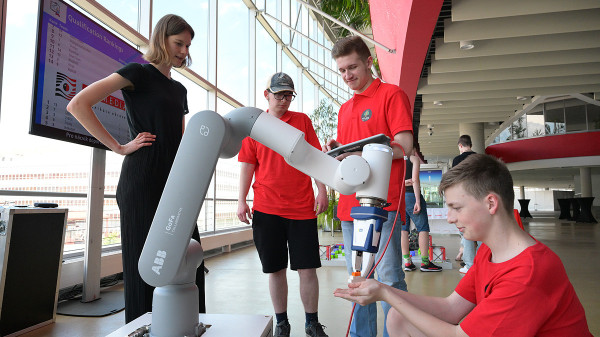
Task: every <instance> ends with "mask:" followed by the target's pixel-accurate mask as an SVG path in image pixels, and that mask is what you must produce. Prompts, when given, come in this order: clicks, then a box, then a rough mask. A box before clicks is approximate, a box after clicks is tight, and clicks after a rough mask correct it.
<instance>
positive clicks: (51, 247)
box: [0, 207, 67, 336]
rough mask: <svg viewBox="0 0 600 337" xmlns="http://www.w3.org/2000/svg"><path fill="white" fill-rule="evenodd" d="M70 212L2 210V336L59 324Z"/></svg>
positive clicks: (16, 208)
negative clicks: (62, 269) (57, 319)
mask: <svg viewBox="0 0 600 337" xmlns="http://www.w3.org/2000/svg"><path fill="white" fill-rule="evenodd" d="M66 223H67V209H64V208H38V207H7V208H3V207H0V336H15V335H19V334H22V333H25V332H27V331H30V330H33V329H36V328H39V327H41V326H43V325H46V324H50V323H52V322H54V321H55V319H56V304H57V303H56V301H57V298H58V290H59V289H58V282H59V277H60V269H61V265H62V255H63V247H64V239H65V229H66Z"/></svg>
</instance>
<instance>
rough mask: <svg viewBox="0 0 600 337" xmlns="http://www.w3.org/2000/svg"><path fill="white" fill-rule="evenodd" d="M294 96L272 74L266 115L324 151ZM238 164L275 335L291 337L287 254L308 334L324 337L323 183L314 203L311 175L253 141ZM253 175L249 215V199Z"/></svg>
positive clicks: (290, 86) (288, 84) (243, 211)
mask: <svg viewBox="0 0 600 337" xmlns="http://www.w3.org/2000/svg"><path fill="white" fill-rule="evenodd" d="M295 94H296V91H295V90H294V82H293V81H292V79H291V78H290V76H288V75H287V74H285V73H276V74H274V75H272V76H271V77H270V78H269V81H268V82H267V88H266V89H265V91H264V95H265V99H266V100H267V101H268V102H269V109H268V110H267V113H269V114H271V115H273V116H275V117H277V118H279V119H281V120H282V121H284V122H286V123H288V124H290V125H291V126H293V127H295V128H296V129H298V130H300V131H302V132H304V137H305V139H306V141H307V142H308V143H310V144H311V145H312V146H314V147H315V148H317V149H321V145H320V144H319V139H318V138H317V135H316V133H315V130H314V128H313V126H312V122H311V121H310V119H309V118H308V116H307V115H305V114H303V113H299V112H294V111H289V110H288V109H289V107H290V103H291V102H292V100H294V98H295V97H296V95H295ZM238 161H240V162H241V163H242V167H241V170H240V192H239V198H238V211H237V215H238V218H239V219H240V221H242V222H245V223H247V224H249V223H250V219H252V230H253V234H254V243H255V244H256V249H257V251H258V255H259V257H260V261H261V264H262V268H263V272H264V273H267V274H269V292H270V294H271V301H272V302H273V308H274V309H275V316H276V320H277V325H276V327H275V336H276V337H278V336H282V337H287V336H290V324H289V322H288V318H287V294H288V285H287V276H286V271H287V266H288V254H289V257H290V267H291V269H292V270H296V271H298V275H299V277H300V297H301V299H302V304H303V305H304V311H305V313H306V324H305V332H306V334H307V336H311V337H313V336H320V337H326V336H327V334H325V332H324V331H323V325H321V324H320V323H319V320H318V315H317V311H318V304H319V280H318V279H317V272H316V268H319V267H321V260H320V257H319V238H318V230H317V219H316V216H317V214H319V213H322V212H323V211H325V210H326V209H327V206H328V205H329V202H328V200H327V191H326V189H325V185H323V184H322V183H320V182H318V181H315V183H316V185H317V188H318V195H317V199H316V200H315V197H314V192H313V188H312V182H311V178H310V177H309V176H307V175H305V174H304V173H302V172H300V171H298V170H296V169H295V168H293V167H291V166H290V165H288V164H287V163H286V162H285V160H284V159H283V157H282V156H281V155H279V154H278V153H276V152H274V151H273V150H271V149H269V148H268V147H266V146H264V145H262V144H260V143H258V142H257V141H255V140H254V139H251V138H250V137H248V138H246V139H244V141H243V142H242V149H241V150H240V153H239V155H238ZM253 176H254V184H253V185H252V189H253V191H254V201H253V204H252V212H251V211H250V207H248V204H247V203H246V197H247V195H248V191H249V189H250V183H251V182H252V177H253ZM315 210H316V211H315Z"/></svg>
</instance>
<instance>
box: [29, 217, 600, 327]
mask: <svg viewBox="0 0 600 337" xmlns="http://www.w3.org/2000/svg"><path fill="white" fill-rule="evenodd" d="M534 216H536V215H535V214H534ZM525 226H526V230H528V231H529V232H530V233H531V234H532V235H533V236H534V237H536V238H537V239H538V240H540V241H542V242H544V243H545V244H546V245H548V246H549V247H550V248H551V249H553V250H554V251H555V252H556V253H557V254H558V255H559V256H560V257H561V258H562V260H563V263H564V265H565V268H566V270H567V273H568V274H569V277H570V279H571V283H573V286H574V287H575V290H576V291H577V294H578V295H579V298H580V300H581V302H582V303H583V306H584V308H585V310H586V315H587V319H588V324H589V326H590V330H591V332H592V334H594V335H598V336H600V282H599V280H600V264H599V263H598V259H599V257H600V227H599V226H598V225H584V224H574V223H572V222H559V221H557V220H554V219H553V218H535V220H532V221H526V223H525ZM334 234H335V236H333V237H332V236H331V233H330V232H327V233H322V235H321V243H322V244H328V243H339V242H341V241H342V237H341V233H340V232H336V233H334ZM433 242H434V244H436V245H442V246H445V247H446V249H447V252H448V255H449V258H451V259H452V261H453V264H454V269H453V270H444V271H443V272H441V273H422V272H418V271H417V272H412V273H408V274H407V275H406V281H407V283H408V287H409V291H411V292H414V293H419V294H427V295H433V296H446V295H448V294H449V293H450V292H451V291H452V290H453V289H454V287H455V285H456V283H457V282H458V281H459V280H460V277H461V276H460V274H459V273H458V268H457V267H458V265H457V264H456V262H454V260H453V258H454V256H455V255H456V252H457V248H458V244H459V238H458V236H457V235H448V234H434V235H433ZM206 266H207V267H208V268H209V270H210V272H209V273H208V274H207V278H206V282H207V283H206V289H207V294H206V297H207V308H208V311H209V313H231V314H266V315H271V314H272V311H273V309H272V305H271V300H270V297H269V293H268V283H267V276H266V275H264V274H263V273H262V272H261V269H260V262H259V260H258V256H257V254H256V250H255V249H254V247H253V246H252V247H246V248H242V249H238V250H236V251H233V252H231V253H227V254H222V255H219V256H216V257H211V258H209V259H208V260H207V261H206ZM318 276H319V281H320V289H319V293H320V303H319V317H320V320H321V322H322V323H323V324H324V325H326V326H327V329H326V331H327V332H328V333H329V335H330V336H331V337H339V336H344V335H345V332H346V328H347V325H348V319H349V315H350V310H351V306H350V304H349V303H348V302H346V301H344V300H341V299H338V298H334V297H333V295H332V293H333V290H334V289H335V288H337V287H342V286H343V285H344V284H345V282H346V278H347V276H346V271H345V267H337V266H331V267H322V268H320V269H319V270H318ZM288 282H289V309H288V313H289V317H290V322H291V324H292V336H301V337H304V334H303V333H302V332H303V331H302V330H303V329H301V327H302V326H303V324H304V311H303V309H302V304H301V302H300V295H299V292H298V276H297V273H295V272H292V271H288ZM380 316H381V315H380ZM379 323H380V326H381V325H382V320H381V319H380V322H379ZM123 324H124V313H123V312H120V313H117V314H114V315H111V316H107V317H103V318H81V317H68V316H60V315H59V316H57V321H56V323H55V324H51V325H49V326H46V327H42V328H40V329H37V330H35V331H32V332H30V333H28V334H25V335H24V336H26V337H38V336H53V337H58V336H69V337H71V336H105V335H107V334H109V333H111V332H113V331H115V330H117V329H118V328H119V327H121V326H122V325H123ZM380 331H381V329H380ZM228 337H232V336H228Z"/></svg>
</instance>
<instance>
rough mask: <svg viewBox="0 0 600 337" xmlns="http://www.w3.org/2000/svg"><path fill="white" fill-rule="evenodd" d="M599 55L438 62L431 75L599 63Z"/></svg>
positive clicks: (559, 54) (575, 53)
mask: <svg viewBox="0 0 600 337" xmlns="http://www.w3.org/2000/svg"><path fill="white" fill-rule="evenodd" d="M598 55H600V48H589V49H579V50H563V51H553V52H543V53H542V52H540V53H527V54H517V55H501V56H487V57H479V58H475V59H473V58H468V59H448V60H436V61H433V62H432V63H431V73H432V74H435V73H446V72H452V73H453V72H460V71H476V70H490V69H507V68H522V67H539V66H552V65H563V64H577V63H593V62H598Z"/></svg>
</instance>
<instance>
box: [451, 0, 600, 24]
mask: <svg viewBox="0 0 600 337" xmlns="http://www.w3.org/2000/svg"><path fill="white" fill-rule="evenodd" d="M599 7H600V2H599V1H590V0H569V1H565V0H527V1H523V0H502V1H481V0H460V1H456V0H455V1H452V21H465V20H477V19H488V18H495V17H507V16H517V15H532V14H538V13H552V12H564V11H565V10H581V9H591V8H599Z"/></svg>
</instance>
